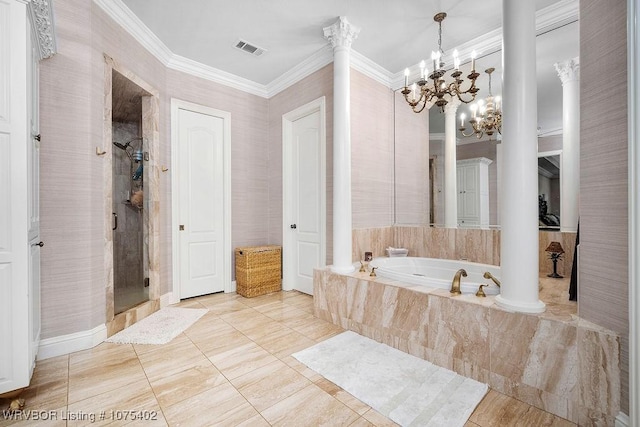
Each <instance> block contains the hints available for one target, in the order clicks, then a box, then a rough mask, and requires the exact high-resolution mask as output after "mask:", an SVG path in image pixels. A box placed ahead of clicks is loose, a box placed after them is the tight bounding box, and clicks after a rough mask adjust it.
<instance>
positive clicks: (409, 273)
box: [370, 257, 500, 295]
mask: <svg viewBox="0 0 640 427" xmlns="http://www.w3.org/2000/svg"><path fill="white" fill-rule="evenodd" d="M370 265H371V266H372V267H376V274H377V275H378V276H380V277H386V278H387V279H392V280H397V281H399V282H405V283H410V284H413V285H422V286H426V287H429V288H440V289H451V282H452V281H453V276H454V275H455V274H456V272H457V271H458V270H459V269H461V268H463V269H464V270H465V271H466V272H467V277H460V290H461V291H462V293H463V294H475V293H476V292H477V291H478V287H479V286H480V285H481V284H485V285H489V286H486V287H485V288H483V289H484V292H485V294H487V295H498V294H499V293H500V288H499V287H498V286H497V285H496V284H495V283H493V281H491V279H485V278H484V277H483V275H484V273H485V272H487V271H488V272H489V273H491V274H492V275H493V276H494V277H495V278H496V279H498V280H500V267H499V266H496V265H490V264H480V263H477V262H470V261H459V260H452V259H438V258H418V257H388V258H387V257H380V258H374V259H373V260H372V261H371V263H370Z"/></svg>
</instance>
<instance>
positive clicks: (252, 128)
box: [161, 70, 269, 280]
mask: <svg viewBox="0 0 640 427" xmlns="http://www.w3.org/2000/svg"><path fill="white" fill-rule="evenodd" d="M171 98H177V99H180V100H183V101H188V102H194V103H196V104H200V105H205V106H207V107H212V108H216V109H219V110H223V111H228V112H230V113H231V245H232V250H233V248H236V247H238V246H256V245H264V244H266V243H268V239H269V237H268V226H269V223H268V221H267V218H266V212H267V205H268V200H269V186H268V182H267V180H266V179H265V177H266V176H267V173H268V163H269V161H268V159H269V150H268V142H267V137H266V135H267V134H268V126H267V100H266V99H264V98H261V97H258V96H255V95H251V94H248V93H245V92H240V91H238V90H236V89H232V88H229V87H226V86H222V85H218V84H216V83H212V82H210V81H207V80H203V79H201V78H198V77H193V76H190V75H186V74H184V73H181V72H178V71H173V70H167V86H166V99H167V101H168V102H169V103H170V102H171V101H170V99H171ZM167 108H169V109H170V105H168V106H167ZM168 115H170V113H169V114H168ZM163 125H164V127H165V128H164V130H165V134H166V135H169V136H168V137H167V138H170V132H171V130H170V121H169V120H167V122H164V123H163V122H162V121H161V126H163ZM161 131H162V128H161ZM168 144H169V140H168V139H167V145H168ZM167 185H169V186H170V181H167ZM166 197H167V198H166V200H167V201H168V203H169V206H168V207H167V211H166V214H167V215H168V216H170V212H171V205H170V201H171V195H170V194H168V195H167V196H166ZM167 233H169V236H168V238H169V242H170V237H171V236H170V228H168V229H167ZM167 249H168V250H171V248H170V247H169V248H167ZM233 260H234V257H232V263H233ZM232 267H233V266H232ZM232 271H233V272H235V269H232ZM232 275H233V276H234V277H235V274H234V273H232ZM169 280H170V277H169Z"/></svg>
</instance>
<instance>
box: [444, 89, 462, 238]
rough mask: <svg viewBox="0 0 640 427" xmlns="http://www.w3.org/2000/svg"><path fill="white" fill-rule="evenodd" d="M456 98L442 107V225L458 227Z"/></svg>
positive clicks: (457, 102) (457, 105)
mask: <svg viewBox="0 0 640 427" xmlns="http://www.w3.org/2000/svg"><path fill="white" fill-rule="evenodd" d="M459 106H460V100H459V99H458V98H453V99H451V100H450V101H449V102H448V103H447V105H446V106H445V107H444V225H445V227H450V228H455V227H457V226H458V188H457V187H458V185H457V165H456V148H457V147H456V112H457V111H458V107H459Z"/></svg>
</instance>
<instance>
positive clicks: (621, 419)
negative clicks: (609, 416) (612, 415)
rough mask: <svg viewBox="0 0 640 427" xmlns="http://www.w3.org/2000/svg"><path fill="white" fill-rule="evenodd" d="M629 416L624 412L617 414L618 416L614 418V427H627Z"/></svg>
mask: <svg viewBox="0 0 640 427" xmlns="http://www.w3.org/2000/svg"><path fill="white" fill-rule="evenodd" d="M629 425H630V424H629V415H627V414H625V413H624V412H618V416H617V417H616V424H615V426H616V427H629Z"/></svg>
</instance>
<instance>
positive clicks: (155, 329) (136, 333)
mask: <svg viewBox="0 0 640 427" xmlns="http://www.w3.org/2000/svg"><path fill="white" fill-rule="evenodd" d="M206 312H207V310H206V309H204V308H179V307H165V308H163V309H161V310H159V311H156V312H155V313H153V314H152V315H150V316H149V317H145V318H144V319H142V320H141V321H139V322H136V323H134V324H133V325H131V326H129V327H128V328H126V329H124V330H122V331H120V332H118V333H117V334H115V335H113V336H111V337H110V338H108V339H107V340H106V341H107V342H113V343H117V344H166V343H168V342H169V341H171V340H172V339H174V338H175V337H177V336H178V335H180V333H182V331H184V330H185V329H187V328H188V327H189V326H191V325H192V324H193V323H195V322H196V320H198V319H199V318H200V317H202V316H203V315H204V314H205V313H206Z"/></svg>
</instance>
